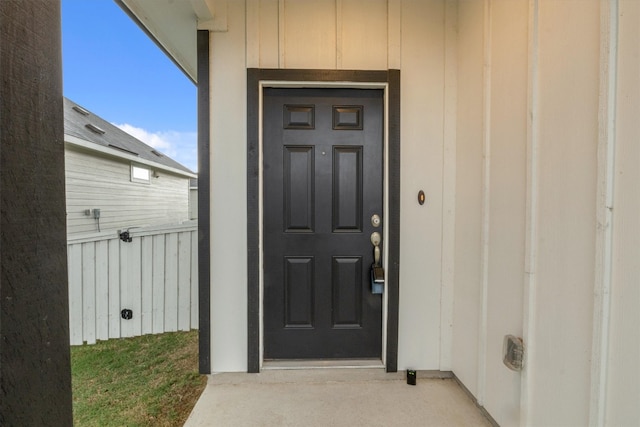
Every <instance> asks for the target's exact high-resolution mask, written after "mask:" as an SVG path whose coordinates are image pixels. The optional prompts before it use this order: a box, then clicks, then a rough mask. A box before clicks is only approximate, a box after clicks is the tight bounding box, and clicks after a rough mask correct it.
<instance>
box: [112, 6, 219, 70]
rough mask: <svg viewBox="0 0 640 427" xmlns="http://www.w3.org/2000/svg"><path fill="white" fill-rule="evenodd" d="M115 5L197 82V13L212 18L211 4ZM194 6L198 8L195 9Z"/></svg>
mask: <svg viewBox="0 0 640 427" xmlns="http://www.w3.org/2000/svg"><path fill="white" fill-rule="evenodd" d="M116 2H118V3H120V5H121V6H122V7H123V8H125V9H128V11H129V12H130V13H131V14H132V15H133V16H134V17H135V18H137V20H138V21H139V23H140V24H141V25H142V26H144V29H145V30H146V31H148V32H149V33H150V35H151V36H152V37H153V38H155V41H157V42H158V43H159V44H160V45H161V46H162V48H164V50H165V51H166V53H167V54H168V55H169V56H170V57H171V58H172V59H173V60H174V62H176V64H178V66H180V67H181V68H182V70H183V71H184V72H185V73H186V74H187V75H188V76H189V77H190V78H191V80H193V81H194V82H196V79H197V60H198V57H197V45H196V44H197V29H198V16H197V15H196V11H198V12H200V13H209V14H210V15H212V14H213V11H212V9H211V8H209V6H210V4H211V1H210V0H209V1H208V0H116ZM194 3H196V5H197V7H194ZM194 10H196V11H194ZM207 11H208V12H207ZM205 19H206V18H205Z"/></svg>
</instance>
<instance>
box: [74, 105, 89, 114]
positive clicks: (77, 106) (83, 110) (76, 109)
mask: <svg viewBox="0 0 640 427" xmlns="http://www.w3.org/2000/svg"><path fill="white" fill-rule="evenodd" d="M73 109H74V110H75V111H77V112H78V113H80V114H82V115H83V116H88V115H89V112H88V111H87V110H85V109H84V108H82V107H81V106H79V105H74V106H73Z"/></svg>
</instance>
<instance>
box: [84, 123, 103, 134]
mask: <svg viewBox="0 0 640 427" xmlns="http://www.w3.org/2000/svg"><path fill="white" fill-rule="evenodd" d="M84 126H85V127H86V128H87V129H89V130H90V131H91V132H94V133H97V134H99V135H104V132H105V131H104V130H102V129H100V128H99V127H98V126H96V125H94V124H91V123H87V124H86V125H84Z"/></svg>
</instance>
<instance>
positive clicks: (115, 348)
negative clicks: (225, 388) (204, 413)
mask: <svg viewBox="0 0 640 427" xmlns="http://www.w3.org/2000/svg"><path fill="white" fill-rule="evenodd" d="M71 371H72V375H73V417H74V424H75V425H76V426H151V425H153V426H181V425H182V424H183V423H184V422H185V420H186V419H187V417H188V416H189V413H190V412H191V409H192V408H193V406H194V405H195V403H196V401H197V400H198V397H199V396H200V393H201V392H202V390H203V389H204V386H205V384H206V377H205V376H203V375H199V374H198V333H197V331H191V332H171V333H165V334H162V335H146V336H142V337H136V338H123V339H114V340H109V341H103V342H98V343H97V344H95V345H84V346H73V347H71Z"/></svg>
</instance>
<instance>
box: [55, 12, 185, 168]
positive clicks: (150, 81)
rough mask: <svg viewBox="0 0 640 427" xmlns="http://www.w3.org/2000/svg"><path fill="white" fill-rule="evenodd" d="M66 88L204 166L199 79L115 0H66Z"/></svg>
mask: <svg viewBox="0 0 640 427" xmlns="http://www.w3.org/2000/svg"><path fill="white" fill-rule="evenodd" d="M62 57H63V58H62V60H63V78H64V95H65V96H66V97H67V98H69V99H71V100H73V101H74V102H77V103H78V104H80V105H82V106H83V107H85V108H87V109H88V110H90V111H92V112H93V113H94V114H96V115H98V116H100V117H102V118H103V119H105V120H107V121H109V122H111V123H113V124H115V125H117V126H119V127H121V128H123V129H124V130H126V131H127V132H129V133H131V134H132V135H133V136H135V137H136V138H138V139H140V140H142V141H144V142H146V143H147V144H149V145H151V146H153V147H154V148H157V149H159V150H160V151H162V152H163V153H165V154H166V155H168V156H169V157H171V158H173V159H174V160H176V161H178V162H180V163H182V164H183V165H185V166H186V167H188V168H189V169H191V170H193V171H196V169H197V155H196V153H197V142H196V141H197V136H196V129H197V110H196V107H197V105H196V86H195V84H194V83H193V82H192V81H191V80H189V79H188V78H187V76H186V75H185V74H184V73H183V72H182V71H181V70H180V69H179V68H178V67H177V66H176V65H175V64H174V63H173V62H172V61H171V60H170V59H169V58H168V57H167V56H166V55H165V54H164V53H163V52H162V51H161V50H160V49H159V48H158V47H157V46H156V45H155V44H154V43H153V41H151V39H149V38H148V37H147V36H146V34H145V33H144V32H143V31H142V30H141V29H140V28H138V26H137V25H136V24H135V23H134V22H133V21H132V20H131V19H130V18H129V17H128V16H127V14H126V13H124V11H122V10H121V9H120V7H118V5H117V4H116V3H115V2H114V1H113V0H62Z"/></svg>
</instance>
